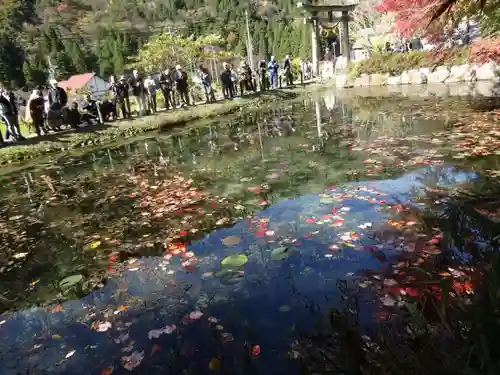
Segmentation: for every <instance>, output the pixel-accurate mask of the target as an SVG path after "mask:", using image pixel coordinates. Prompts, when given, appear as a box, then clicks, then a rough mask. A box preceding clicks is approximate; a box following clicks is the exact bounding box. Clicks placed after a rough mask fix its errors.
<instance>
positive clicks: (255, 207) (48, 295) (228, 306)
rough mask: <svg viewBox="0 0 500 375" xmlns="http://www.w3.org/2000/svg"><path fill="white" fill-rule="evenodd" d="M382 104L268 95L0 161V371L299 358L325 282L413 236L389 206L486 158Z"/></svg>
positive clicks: (455, 179)
mask: <svg viewBox="0 0 500 375" xmlns="http://www.w3.org/2000/svg"><path fill="white" fill-rule="evenodd" d="M388 104H390V103H387V100H383V101H381V102H380V103H379V104H378V107H377V109H376V110H374V109H373V107H370V109H369V110H363V108H362V107H360V106H355V105H353V103H350V102H349V101H344V102H340V101H338V100H336V99H335V98H333V99H332V96H324V97H320V98H314V97H312V98H304V99H303V100H300V101H293V102H284V103H277V105H276V108H275V109H272V110H265V111H264V110H263V111H261V112H248V113H245V112H243V113H241V114H239V115H237V116H234V117H228V118H224V119H222V120H219V121H213V122H210V123H205V124H195V125H193V126H191V127H189V128H186V129H174V130H171V131H169V132H168V133H159V134H156V135H155V136H152V137H149V138H142V139H140V140H136V141H133V142H130V143H127V144H124V145H120V146H116V147H113V148H108V149H102V150H98V151H95V152H92V153H89V154H87V155H84V156H83V157H78V158H72V157H71V156H67V157H65V158H62V159H60V160H58V161H57V162H54V163H53V164H52V165H50V166H41V167H38V168H31V169H28V170H25V171H23V172H19V173H17V174H13V175H10V176H4V177H3V181H2V185H1V188H0V189H1V190H0V194H1V196H0V199H1V200H2V202H1V204H2V205H1V207H2V208H1V209H2V215H1V219H0V231H1V233H2V242H1V244H0V249H1V251H2V258H1V259H0V272H1V273H2V281H1V283H0V292H1V293H2V296H1V297H0V307H1V308H2V316H0V337H1V338H2V340H1V343H0V362H1V364H0V365H1V367H2V369H3V371H2V373H3V374H8V375H10V374H17V373H18V372H22V373H24V372H25V371H26V369H30V371H31V372H30V374H36V373H41V374H45V373H47V374H48V373H60V374H108V375H109V374H111V373H113V374H122V373H130V371H134V372H135V373H139V374H165V373H172V374H174V373H176V374H178V373H181V372H182V373H186V374H188V373H189V374H190V373H193V374H195V373H196V374H200V373H219V372H220V373H228V374H229V373H231V374H235V373H269V372H270V369H272V371H271V372H272V373H273V374H274V373H276V374H281V373H283V374H285V373H286V374H291V373H298V371H299V367H298V365H297V363H296V361H293V360H290V356H291V357H293V353H290V345H291V343H292V342H293V340H294V339H295V338H296V337H298V336H299V335H300V334H302V333H304V332H309V331H311V330H313V329H314V328H315V324H316V320H317V314H318V313H319V312H320V311H325V310H327V309H329V308H332V307H338V306H341V305H342V304H343V299H342V298H341V297H342V294H341V292H340V289H339V287H338V286H339V283H345V285H351V284H352V283H353V282H354V281H355V280H356V279H357V278H359V277H360V276H362V274H363V272H365V271H367V270H370V271H372V272H384V269H386V268H387V266H388V265H389V264H391V261H392V260H393V259H394V258H395V257H397V256H398V255H400V254H401V253H404V252H411V251H412V250H411V247H409V246H408V243H409V241H410V242H411V241H415V240H414V239H410V238H408V236H401V235H399V234H396V233H395V232H393V231H392V230H391V228H390V226H388V225H387V223H388V221H390V220H398V219H399V216H400V214H399V213H398V212H395V211H393V210H390V209H389V208H390V207H391V205H396V204H410V205H413V206H414V207H415V208H416V209H422V208H423V207H422V205H421V203H419V201H418V196H419V195H420V194H421V192H422V191H423V190H424V189H425V188H428V187H430V188H436V187H440V186H454V185H459V184H467V183H470V181H474V180H476V179H477V178H479V177H480V175H481V172H482V171H483V170H486V169H488V168H492V166H493V167H494V166H495V165H496V162H497V161H496V158H495V157H493V156H492V157H489V158H481V159H480V160H478V159H473V158H470V156H471V155H470V154H467V153H470V147H472V146H470V139H469V138H468V136H467V135H465V136H463V137H461V136H460V135H458V136H457V132H453V131H451V130H449V129H447V125H448V122H447V121H448V120H446V121H445V120H444V119H441V118H439V116H435V115H429V114H426V113H423V112H422V111H416V112H415V113H408V112H405V113H397V112H392V111H391V112H387V111H386V110H384V108H385V106H386V105H388ZM457 121H458V120H457ZM461 131H462V133H463V134H467V133H466V131H465V130H461ZM492 136H493V135H492ZM464 144H467V145H469V146H470V147H469V146H464ZM468 147H469V148H468ZM464 154H466V155H464ZM405 219H406V220H408V218H405ZM410 235H411V236H414V235H415V233H411V234H410ZM370 293H371V292H370V291H369V290H367V289H364V290H360V291H359V298H360V300H361V302H362V304H363V309H362V316H361V317H360V319H361V320H362V322H365V323H366V324H369V323H370V322H371V321H372V320H373V316H374V314H375V313H376V311H377V309H378V306H377V303H376V302H374V298H373V296H371V295H370ZM37 371H38V372H37Z"/></svg>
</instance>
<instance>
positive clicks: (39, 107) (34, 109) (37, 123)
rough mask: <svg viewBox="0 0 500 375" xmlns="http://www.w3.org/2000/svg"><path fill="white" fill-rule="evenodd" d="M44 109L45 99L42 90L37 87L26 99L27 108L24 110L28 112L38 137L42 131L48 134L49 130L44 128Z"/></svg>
mask: <svg viewBox="0 0 500 375" xmlns="http://www.w3.org/2000/svg"><path fill="white" fill-rule="evenodd" d="M44 110H45V100H44V98H43V95H42V91H41V90H38V89H36V90H33V92H32V93H31V96H30V98H29V100H28V108H26V111H27V112H29V114H30V117H31V121H32V123H33V126H34V127H35V131H36V134H37V135H38V136H39V137H40V136H41V135H42V133H45V134H49V131H48V130H47V129H46V128H45V116H44Z"/></svg>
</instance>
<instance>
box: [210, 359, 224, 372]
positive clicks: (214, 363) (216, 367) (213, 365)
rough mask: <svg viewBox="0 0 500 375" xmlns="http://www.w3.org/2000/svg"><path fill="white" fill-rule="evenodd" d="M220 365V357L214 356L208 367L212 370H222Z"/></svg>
mask: <svg viewBox="0 0 500 375" xmlns="http://www.w3.org/2000/svg"><path fill="white" fill-rule="evenodd" d="M220 367H221V366H220V359H218V358H213V359H212V360H211V361H210V362H209V364H208V368H209V369H210V370H212V371H220Z"/></svg>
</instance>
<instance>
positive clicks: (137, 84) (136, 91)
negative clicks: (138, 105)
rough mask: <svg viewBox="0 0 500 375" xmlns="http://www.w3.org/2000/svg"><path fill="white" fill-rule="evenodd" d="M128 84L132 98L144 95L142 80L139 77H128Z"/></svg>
mask: <svg viewBox="0 0 500 375" xmlns="http://www.w3.org/2000/svg"><path fill="white" fill-rule="evenodd" d="M128 84H129V85H130V87H131V88H132V94H133V95H134V96H142V95H144V93H145V89H144V79H142V77H141V76H138V77H137V78H135V77H130V80H129V81H128Z"/></svg>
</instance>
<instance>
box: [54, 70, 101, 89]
mask: <svg viewBox="0 0 500 375" xmlns="http://www.w3.org/2000/svg"><path fill="white" fill-rule="evenodd" d="M94 76H95V73H85V74H77V75H76V76H71V77H69V79H68V80H67V81H61V82H59V83H58V84H57V85H58V86H59V87H61V88H63V89H65V90H68V89H71V90H76V89H80V88H82V87H84V86H85V85H86V84H87V83H89V81H90V80H91V79H92V78H94Z"/></svg>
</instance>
